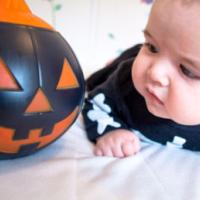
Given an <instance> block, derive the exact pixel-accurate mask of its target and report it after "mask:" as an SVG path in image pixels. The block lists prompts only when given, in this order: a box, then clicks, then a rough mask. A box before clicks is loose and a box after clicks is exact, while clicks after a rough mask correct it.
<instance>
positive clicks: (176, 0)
mask: <svg viewBox="0 0 200 200" xmlns="http://www.w3.org/2000/svg"><path fill="white" fill-rule="evenodd" d="M199 19H200V1H199V0H155V1H154V4H153V6H152V10H151V13H150V16H149V20H148V23H147V25H146V28H145V29H144V31H143V33H144V37H145V42H144V44H143V45H141V46H136V47H134V48H132V49H130V50H128V51H127V52H125V53H124V54H122V55H121V56H120V57H119V58H117V59H116V60H115V61H114V62H113V63H111V64H110V66H107V67H106V68H104V69H102V70H100V71H99V72H96V73H95V74H94V75H92V76H91V77H90V78H89V80H88V88H89V91H88V97H87V99H86V101H85V106H84V109H83V117H84V122H85V127H86V131H87V134H88V138H89V139H90V140H91V141H93V142H95V144H96V145H95V154H96V155H97V156H114V157H119V158H121V157H126V156H130V155H133V154H135V153H137V152H138V151H139V150H140V140H139V138H138V136H137V134H135V133H136V132H138V131H139V132H140V133H141V134H142V135H144V136H145V137H146V138H148V139H150V140H152V141H155V142H158V143H161V144H164V145H165V144H167V143H175V144H176V145H178V146H181V147H182V148H185V149H189V150H194V151H199V150H200V106H199V102H200V21H199ZM127 55H128V56H127ZM134 132H135V133H134Z"/></svg>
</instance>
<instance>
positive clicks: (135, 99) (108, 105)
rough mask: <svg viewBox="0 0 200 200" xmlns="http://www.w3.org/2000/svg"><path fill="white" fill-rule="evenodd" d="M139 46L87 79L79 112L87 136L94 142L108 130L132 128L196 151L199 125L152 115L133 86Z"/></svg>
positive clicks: (153, 138)
mask: <svg viewBox="0 0 200 200" xmlns="http://www.w3.org/2000/svg"><path fill="white" fill-rule="evenodd" d="M140 47H141V46H140V45H137V46H135V47H133V48H131V49H128V50H127V51H125V52H124V53H123V54H122V55H121V56H120V57H119V58H117V59H116V60H114V61H113V62H112V63H111V64H110V65H109V66H107V67H105V68H103V69H101V70H99V71H98V72H96V73H94V74H93V75H92V76H91V77H90V78H89V79H88V80H87V89H88V97H87V99H86V100H85V105H84V108H83V112H82V113H83V118H84V122H85V127H86V131H87V135H88V138H89V139H90V140H91V141H93V142H95V141H96V139H97V138H98V137H100V136H102V135H103V134H106V133H107V132H108V131H110V130H114V129H118V128H120V129H121V128H123V129H129V130H133V129H134V130H138V131H139V132H140V133H142V134H143V135H144V136H146V137H147V138H149V139H150V140H153V141H155V142H158V143H161V144H164V145H165V144H167V143H168V142H170V143H175V145H178V146H179V147H181V148H185V149H190V150H194V151H199V150H200V125H195V126H185V125H180V124H177V123H175V122H173V121H171V120H169V119H163V118H159V117H155V116H153V115H152V114H151V113H150V112H149V111H148V110H147V108H146V104H145V101H144V98H143V97H142V96H141V95H140V94H139V93H138V92H137V91H136V89H135V88H134V85H133V83H132V79H131V66H132V63H133V60H134V58H135V56H136V55H137V53H138V52H139V49H140ZM177 141H178V143H177Z"/></svg>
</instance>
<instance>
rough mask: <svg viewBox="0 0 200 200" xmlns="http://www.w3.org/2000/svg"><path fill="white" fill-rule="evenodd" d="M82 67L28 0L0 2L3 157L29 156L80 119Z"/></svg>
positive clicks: (0, 155)
mask: <svg viewBox="0 0 200 200" xmlns="http://www.w3.org/2000/svg"><path fill="white" fill-rule="evenodd" d="M83 97H84V78H83V74H82V71H81V68H80V66H79V63H78V61H77V59H76V57H75V55H74V53H73V51H72V49H71V48H70V46H69V45H68V43H67V42H66V41H65V40H64V39H63V37H62V36H61V35H60V34H59V33H58V32H56V31H55V30H54V29H53V28H52V27H51V26H50V25H48V24H47V23H46V22H44V21H42V20H41V19H40V18H38V17H36V16H34V15H33V14H32V13H31V11H30V10H29V8H28V7H27V5H26V4H25V2H24V0H0V159H9V158H16V157H21V156H25V155H29V154H31V153H33V152H36V151H38V150H39V149H41V148H43V147H45V146H47V145H48V144H50V143H52V142H53V141H55V140H56V139H57V138H58V137H60V136H61V135H62V134H64V132H65V131H66V130H67V129H68V128H69V127H70V126H71V125H72V124H73V122H74V121H75V119H76V118H77V116H78V114H79V112H80V110H81V106H82V102H83Z"/></svg>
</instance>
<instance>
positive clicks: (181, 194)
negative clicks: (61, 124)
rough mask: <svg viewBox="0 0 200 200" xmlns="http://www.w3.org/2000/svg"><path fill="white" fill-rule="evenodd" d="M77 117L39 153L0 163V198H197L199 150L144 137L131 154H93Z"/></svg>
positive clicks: (198, 192) (176, 199) (192, 199)
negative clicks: (120, 155)
mask: <svg viewBox="0 0 200 200" xmlns="http://www.w3.org/2000/svg"><path fill="white" fill-rule="evenodd" d="M92 152H93V145H92V144H91V143H90V142H89V141H88V140H87V138H86V134H85V131H84V127H83V124H82V118H81V116H80V117H79V119H78V120H77V121H76V123H75V124H74V125H73V126H72V127H71V128H70V129H69V130H68V131H67V133H66V134H65V135H63V136H62V137H61V138H59V139H58V140H57V141H56V142H54V143H53V144H51V145H50V146H48V147H46V148H45V149H43V150H42V151H40V152H38V153H36V154H34V155H31V156H28V157H24V158H20V159H15V160H8V161H0V181H1V185H0V199H1V200H155V199H158V200H165V199H166V200H199V199H200V190H199V183H200V154H199V153H195V152H190V151H187V150H181V149H177V148H175V147H173V146H169V147H166V146H162V145H160V144H156V143H151V142H148V141H143V142H142V149H141V152H139V153H138V154H137V155H135V156H131V157H128V158H124V159H117V158H109V157H95V156H94V155H93V153H92Z"/></svg>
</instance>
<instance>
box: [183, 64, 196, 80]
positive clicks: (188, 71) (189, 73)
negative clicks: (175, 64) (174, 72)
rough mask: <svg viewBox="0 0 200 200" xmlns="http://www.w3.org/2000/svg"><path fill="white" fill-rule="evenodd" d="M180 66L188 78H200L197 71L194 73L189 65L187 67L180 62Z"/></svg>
mask: <svg viewBox="0 0 200 200" xmlns="http://www.w3.org/2000/svg"><path fill="white" fill-rule="evenodd" d="M180 68H181V71H182V73H183V74H184V75H185V76H187V77H188V78H191V79H200V76H198V75H196V74H195V73H193V72H192V71H191V70H189V69H188V68H187V67H185V66H184V65H182V64H180Z"/></svg>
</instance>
